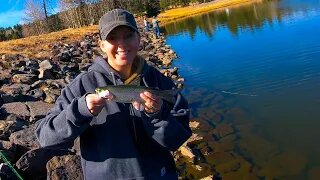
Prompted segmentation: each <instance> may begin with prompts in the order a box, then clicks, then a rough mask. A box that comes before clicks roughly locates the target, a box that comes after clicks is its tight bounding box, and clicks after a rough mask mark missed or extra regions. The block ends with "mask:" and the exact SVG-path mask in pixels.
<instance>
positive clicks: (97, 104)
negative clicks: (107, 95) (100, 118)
mask: <svg viewBox="0 0 320 180" xmlns="http://www.w3.org/2000/svg"><path fill="white" fill-rule="evenodd" d="M105 103H106V100H105V99H104V98H101V97H100V96H99V95H97V94H87V95H86V104H87V107H88V109H89V111H90V113H91V114H93V115H97V114H99V113H100V111H101V110H102V108H103V106H104V105H105Z"/></svg>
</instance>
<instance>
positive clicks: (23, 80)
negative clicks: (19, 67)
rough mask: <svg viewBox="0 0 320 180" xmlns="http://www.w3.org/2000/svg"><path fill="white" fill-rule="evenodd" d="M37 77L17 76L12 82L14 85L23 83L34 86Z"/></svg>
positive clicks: (14, 76)
mask: <svg viewBox="0 0 320 180" xmlns="http://www.w3.org/2000/svg"><path fill="white" fill-rule="evenodd" d="M35 77H36V75H33V74H15V75H13V77H12V82H14V83H23V84H32V83H34V82H35Z"/></svg>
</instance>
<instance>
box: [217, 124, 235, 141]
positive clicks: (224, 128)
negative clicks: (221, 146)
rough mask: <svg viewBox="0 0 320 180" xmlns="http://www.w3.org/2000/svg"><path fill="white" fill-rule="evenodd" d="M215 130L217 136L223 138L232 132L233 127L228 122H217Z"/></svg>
mask: <svg viewBox="0 0 320 180" xmlns="http://www.w3.org/2000/svg"><path fill="white" fill-rule="evenodd" d="M216 131H217V133H218V134H217V135H218V136H219V138H223V137H225V136H227V135H229V134H232V133H234V129H233V128H232V127H231V126H230V125H229V124H225V123H223V124H219V125H218V126H217V127H216Z"/></svg>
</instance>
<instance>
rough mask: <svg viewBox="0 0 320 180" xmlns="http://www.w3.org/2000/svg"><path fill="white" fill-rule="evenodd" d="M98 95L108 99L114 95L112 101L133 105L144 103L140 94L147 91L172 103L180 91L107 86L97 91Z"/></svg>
mask: <svg viewBox="0 0 320 180" xmlns="http://www.w3.org/2000/svg"><path fill="white" fill-rule="evenodd" d="M95 91H96V93H97V94H98V95H99V96H100V97H106V96H108V94H109V93H111V94H112V101H115V102H120V103H132V102H133V101H138V102H143V100H142V98H140V93H143V92H145V91H147V92H150V93H151V94H154V95H156V96H158V97H160V98H161V99H163V100H165V101H168V102H170V103H173V104H174V103H175V102H176V98H175V96H176V94H177V93H178V92H179V91H180V90H179V89H171V90H158V89H154V88H148V87H144V86H135V85H118V86H105V87H99V88H96V89H95Z"/></svg>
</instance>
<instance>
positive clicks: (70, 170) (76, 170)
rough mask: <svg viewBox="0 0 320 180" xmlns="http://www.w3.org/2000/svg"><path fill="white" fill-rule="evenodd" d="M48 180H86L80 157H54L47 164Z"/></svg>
mask: <svg viewBox="0 0 320 180" xmlns="http://www.w3.org/2000/svg"><path fill="white" fill-rule="evenodd" d="M47 179H78V180H82V179H84V178H83V174H82V168H81V160H80V156H78V155H67V156H56V157H53V158H52V159H51V160H50V161H49V162H48V163H47Z"/></svg>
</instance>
